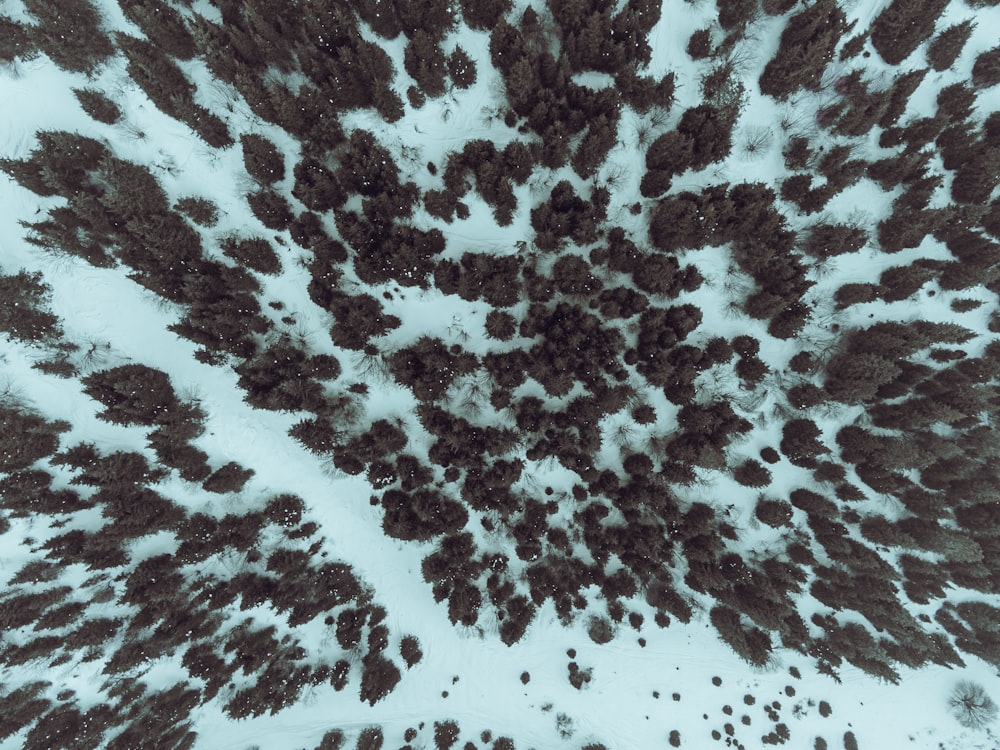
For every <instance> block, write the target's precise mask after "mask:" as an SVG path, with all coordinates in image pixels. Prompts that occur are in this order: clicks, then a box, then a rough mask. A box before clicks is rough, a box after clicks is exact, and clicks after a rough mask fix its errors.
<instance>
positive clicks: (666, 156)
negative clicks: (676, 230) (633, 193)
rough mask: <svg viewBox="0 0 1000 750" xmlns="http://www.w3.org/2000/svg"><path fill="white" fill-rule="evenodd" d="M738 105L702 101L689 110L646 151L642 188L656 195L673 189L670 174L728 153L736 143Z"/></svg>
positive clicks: (698, 166)
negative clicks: (673, 127)
mask: <svg viewBox="0 0 1000 750" xmlns="http://www.w3.org/2000/svg"><path fill="white" fill-rule="evenodd" d="M738 114H739V112H738V111H737V109H736V107H735V106H728V107H716V106H713V105H711V104H699V105H698V106H696V107H691V108H690V109H688V110H686V111H685V112H684V114H683V115H682V116H681V119H680V122H679V123H678V124H677V128H676V129H674V130H671V131H669V132H667V133H664V134H663V135H661V136H660V137H658V138H657V139H656V140H655V141H653V143H652V144H651V145H650V147H649V150H648V151H646V169H647V172H646V174H645V175H643V177H642V182H641V184H640V191H641V193H642V195H643V196H645V197H647V198H655V197H657V196H659V195H662V194H663V193H665V192H666V191H667V190H669V189H670V183H671V178H672V177H673V176H674V175H678V174H681V173H682V172H684V171H685V170H687V169H693V170H695V171H697V170H700V169H704V168H705V167H707V166H708V165H709V164H712V163H713V162H716V161H720V160H722V159H725V158H726V157H727V156H729V153H730V151H732V147H733V137H732V136H733V123H734V122H735V121H736V117H737V115H738Z"/></svg>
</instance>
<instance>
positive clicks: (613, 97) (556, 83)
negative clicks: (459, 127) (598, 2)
mask: <svg viewBox="0 0 1000 750" xmlns="http://www.w3.org/2000/svg"><path fill="white" fill-rule="evenodd" d="M553 11H554V14H555V12H557V11H558V12H559V16H560V18H561V19H562V20H560V21H557V23H558V25H559V27H560V31H561V35H562V37H563V39H564V40H566V41H565V42H564V44H569V45H570V46H568V47H567V46H563V47H562V50H561V52H560V54H559V57H558V58H556V57H555V56H553V54H552V52H551V51H550V50H549V45H548V44H547V43H546V42H545V32H544V31H543V29H542V24H541V22H540V21H539V18H538V14H537V13H536V12H535V10H534V9H532V8H528V9H527V10H525V12H524V14H523V15H522V17H521V19H520V20H519V21H518V23H517V25H513V24H511V23H509V22H508V21H507V20H506V19H501V20H499V21H498V23H496V24H495V25H494V26H493V27H492V33H491V34H490V56H491V60H492V62H493V67H495V68H496V69H497V70H498V71H499V72H500V75H501V76H502V77H503V79H504V83H505V84H506V90H507V103H508V105H509V106H510V109H511V111H512V116H511V118H510V119H509V121H508V124H509V125H514V124H516V122H517V120H518V119H519V118H521V119H523V120H524V125H523V126H522V127H524V128H526V129H528V130H531V131H533V132H534V133H536V134H538V135H539V136H540V137H541V139H542V145H541V148H540V149H539V154H538V160H539V161H540V162H541V163H542V164H543V165H544V166H546V167H550V168H553V169H556V168H558V167H561V166H563V165H564V164H566V162H567V161H569V160H570V157H571V154H570V146H569V141H570V139H572V138H573V137H574V136H576V135H577V134H579V133H581V132H584V131H586V132H585V134H584V136H583V139H582V141H581V142H580V144H579V145H578V146H577V150H576V152H575V153H574V154H572V158H573V167H574V169H575V170H576V171H577V172H578V173H579V174H581V175H582V176H589V175H590V174H593V172H594V171H595V169H596V168H597V166H598V165H599V164H600V163H601V162H603V161H604V159H605V157H606V156H607V153H608V151H609V150H610V149H611V147H612V146H613V145H614V143H615V140H616V137H615V132H616V128H617V124H618V118H619V110H620V108H621V104H622V103H623V100H624V101H625V102H628V103H629V104H630V105H632V106H633V107H634V108H635V109H637V110H639V111H642V112H645V111H647V110H649V109H650V108H651V107H652V106H654V105H663V106H668V107H669V105H670V103H671V101H672V99H673V76H672V75H668V76H666V77H664V78H663V79H662V80H660V81H656V80H655V79H653V78H650V77H645V76H640V75H637V73H636V68H635V63H636V62H638V60H636V58H635V57H634V56H636V55H639V56H641V55H642V54H643V46H645V44H646V43H645V42H640V41H639V40H638V39H639V37H640V36H644V34H642V32H641V31H640V30H641V29H642V28H645V26H646V24H649V23H650V22H651V21H652V19H653V18H654V17H656V16H658V11H657V10H655V9H653V7H652V5H650V4H648V3H644V2H643V3H637V2H635V1H634V0H630V2H629V3H628V4H627V5H626V7H625V8H623V9H622V11H621V12H620V18H621V19H622V21H625V19H626V18H627V19H628V21H625V22H626V23H628V24H629V28H628V29H627V30H626V29H624V28H619V29H618V31H620V32H622V34H621V37H620V38H619V37H618V36H615V35H614V32H615V30H616V29H615V28H614V27H615V25H616V21H615V20H613V19H611V18H610V16H609V14H607V13H603V12H601V11H602V9H601V8H599V7H594V8H593V9H592V11H591V14H590V15H589V20H584V18H583V17H582V16H581V15H579V14H580V13H581V12H583V13H586V10H585V9H579V8H576V7H573V8H572V9H571V8H570V7H569V6H568V5H567V6H566V8H565V9H563V8H562V7H561V5H560V6H559V7H554V8H553ZM581 22H583V23H584V24H585V25H584V26H581ZM620 22H621V21H619V23H620ZM652 23H655V21H652ZM584 38H586V39H587V40H588V44H587V45H586V47H585V48H584V47H580V46H578V45H579V42H581V41H582V40H583V39H584ZM598 40H600V41H598ZM595 42H596V44H597V45H599V46H597V47H595V46H594V43H595ZM646 49H647V50H648V47H646ZM604 52H608V54H607V55H604ZM646 54H648V52H647V53H646ZM626 58H631V61H630V60H627V59H626ZM574 61H575V62H574ZM615 64H618V65H621V67H620V68H619V69H618V70H616V73H617V76H616V81H617V83H618V86H617V87H608V88H603V89H600V90H594V89H590V88H588V87H586V86H581V85H578V84H576V83H574V82H573V81H572V80H571V77H572V75H573V73H574V72H576V71H577V70H578V69H579V67H578V66H579V65H585V66H590V65H597V66H598V67H597V69H599V70H608V69H609V67H610V66H612V65H615Z"/></svg>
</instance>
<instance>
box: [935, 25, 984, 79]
mask: <svg viewBox="0 0 1000 750" xmlns="http://www.w3.org/2000/svg"><path fill="white" fill-rule="evenodd" d="M975 28H976V23H975V21H973V20H971V19H968V20H965V21H962V22H961V23H958V24H955V25H954V26H949V27H948V28H946V29H944V30H943V31H942V32H941V33H939V34H938V35H937V36H935V37H934V39H933V40H931V43H930V46H928V48H927V61H928V62H929V63H930V64H931V67H932V68H933V69H934V70H937V71H945V70H948V68H950V67H951V66H952V65H954V64H955V60H957V59H958V56H959V55H960V54H962V48H963V47H964V46H965V43H966V42H967V41H968V40H969V37H970V36H971V35H972V31H973V29H975Z"/></svg>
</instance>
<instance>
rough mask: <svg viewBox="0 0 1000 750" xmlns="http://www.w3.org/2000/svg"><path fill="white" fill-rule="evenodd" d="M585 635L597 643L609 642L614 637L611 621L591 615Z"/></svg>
mask: <svg viewBox="0 0 1000 750" xmlns="http://www.w3.org/2000/svg"><path fill="white" fill-rule="evenodd" d="M587 635H589V636H590V640H592V641H593V642H594V643H597V644H605V643H609V642H610V641H611V639H612V638H613V637H614V630H613V629H612V627H611V623H610V622H608V620H607V619H605V618H603V617H593V618H591V620H590V625H588V627H587Z"/></svg>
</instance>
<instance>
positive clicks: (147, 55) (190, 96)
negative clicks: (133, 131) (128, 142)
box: [115, 10, 234, 148]
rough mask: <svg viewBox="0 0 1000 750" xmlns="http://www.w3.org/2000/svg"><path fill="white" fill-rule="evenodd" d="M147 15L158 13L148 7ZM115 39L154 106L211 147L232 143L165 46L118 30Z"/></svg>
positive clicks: (129, 70) (133, 75)
mask: <svg viewBox="0 0 1000 750" xmlns="http://www.w3.org/2000/svg"><path fill="white" fill-rule="evenodd" d="M175 13H176V12H175ZM150 15H152V16H155V15H158V14H157V13H156V11H155V10H152V11H149V12H148V15H147V17H148V16H150ZM168 15H169V13H165V14H163V16H164V18H166V17H167V16H168ZM178 23H179V21H178ZM180 28H184V27H183V26H180ZM115 42H116V44H117V46H118V48H119V49H120V50H121V51H122V52H123V53H124V54H125V57H126V58H127V59H128V66H127V68H126V70H127V71H128V74H129V77H130V78H131V79H132V80H133V81H135V83H136V84H137V85H138V86H139V87H140V88H141V89H142V90H143V92H145V94H146V96H148V97H149V98H150V100H151V101H152V102H153V104H155V105H156V107H157V109H159V110H160V111H161V112H163V113H164V114H166V115H169V116H170V117H173V118H175V119H178V120H180V121H181V122H183V123H185V124H187V125H188V126H189V127H190V128H191V129H192V130H193V131H194V132H195V133H197V134H198V135H199V136H200V137H201V139H202V140H204V141H205V143H207V144H208V145H209V146H212V147H213V148H226V147H227V146H231V145H233V143H234V141H233V137H232V136H231V135H230V133H229V128H228V126H227V125H226V123H225V122H224V121H223V120H222V119H221V118H220V117H219V116H218V115H216V114H215V113H214V112H212V111H211V110H209V109H207V108H205V107H203V106H202V105H200V104H198V103H197V102H196V101H195V99H194V92H195V85H194V84H192V83H191V82H190V81H189V80H188V78H187V76H185V75H184V71H183V70H181V68H180V66H178V65H177V63H176V62H174V60H173V59H172V57H173V55H172V54H171V52H170V50H169V48H165V47H164V46H163V45H162V44H159V43H157V40H155V39H154V40H145V39H138V38H136V37H133V36H129V35H127V34H122V33H116V34H115Z"/></svg>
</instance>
